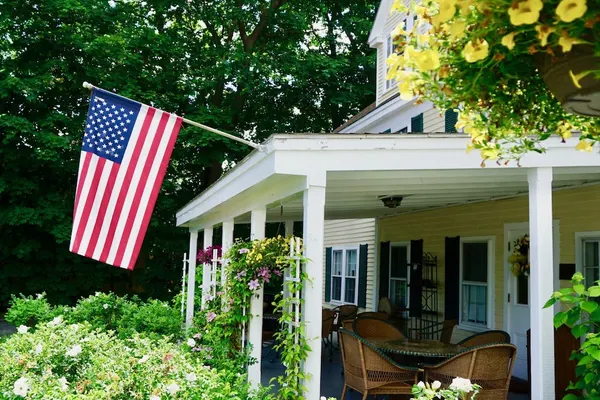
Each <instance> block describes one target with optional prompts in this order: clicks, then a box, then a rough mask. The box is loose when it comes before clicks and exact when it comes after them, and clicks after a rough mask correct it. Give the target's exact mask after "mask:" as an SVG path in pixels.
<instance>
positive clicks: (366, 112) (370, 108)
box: [333, 92, 400, 133]
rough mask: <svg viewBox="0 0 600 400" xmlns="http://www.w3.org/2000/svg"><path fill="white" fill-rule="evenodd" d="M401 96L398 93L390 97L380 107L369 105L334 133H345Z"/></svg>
mask: <svg viewBox="0 0 600 400" xmlns="http://www.w3.org/2000/svg"><path fill="white" fill-rule="evenodd" d="M399 96H400V92H396V93H395V94H394V95H392V96H390V98H389V99H387V100H385V101H384V102H382V103H381V104H379V105H377V102H374V103H371V104H369V105H368V106H366V107H365V108H363V109H362V110H360V111H359V112H357V113H356V114H354V115H353V116H352V117H350V118H349V119H348V120H347V121H346V122H344V123H343V124H342V125H340V126H338V127H337V128H335V129H334V131H333V133H339V132H341V131H343V130H344V129H346V128H347V127H349V126H350V125H352V124H354V123H355V122H358V121H360V120H361V119H363V118H364V117H366V116H367V115H369V114H371V113H372V112H373V111H375V110H377V109H379V108H381V107H383V106H384V105H386V104H387V103H389V102H390V101H392V100H394V99H396V97H399Z"/></svg>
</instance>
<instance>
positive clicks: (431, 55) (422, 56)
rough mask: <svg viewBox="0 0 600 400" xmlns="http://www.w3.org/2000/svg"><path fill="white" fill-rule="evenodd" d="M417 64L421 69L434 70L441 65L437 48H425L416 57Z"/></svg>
mask: <svg viewBox="0 0 600 400" xmlns="http://www.w3.org/2000/svg"><path fill="white" fill-rule="evenodd" d="M415 64H416V65H417V68H418V69H419V70H420V71H433V70H435V69H438V68H439V67H440V55H439V54H438V52H437V50H433V49H428V50H423V51H422V52H421V53H419V55H418V56H417V57H416V58H415Z"/></svg>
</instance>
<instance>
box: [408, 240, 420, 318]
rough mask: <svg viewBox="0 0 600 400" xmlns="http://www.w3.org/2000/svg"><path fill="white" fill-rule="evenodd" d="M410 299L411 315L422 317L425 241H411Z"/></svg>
mask: <svg viewBox="0 0 600 400" xmlns="http://www.w3.org/2000/svg"><path fill="white" fill-rule="evenodd" d="M409 287H410V299H409V310H410V312H409V315H410V316H411V317H417V318H420V317H421V311H422V310H421V297H422V295H423V239H420V240H411V241H410V284H409Z"/></svg>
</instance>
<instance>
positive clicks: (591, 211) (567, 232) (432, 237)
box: [379, 186, 600, 340]
mask: <svg viewBox="0 0 600 400" xmlns="http://www.w3.org/2000/svg"><path fill="white" fill-rule="evenodd" d="M599 202H600V186H590V187H584V188H578V189H571V190H561V191H557V192H554V194H553V214H554V215H553V217H554V219H555V220H558V221H559V225H560V263H568V264H572V263H575V233H576V232H586V231H600V207H598V204H599ZM528 210H529V207H528V198H527V196H522V197H516V198H512V199H506V200H497V201H490V202H485V203H477V204H471V205H464V206H456V207H448V208H443V209H438V210H432V211H423V212H418V213H411V214H404V215H398V216H395V217H390V218H384V219H381V220H380V223H379V226H380V232H379V235H380V236H379V237H380V240H381V241H392V242H394V241H408V240H411V239H424V251H426V252H431V253H433V254H435V255H437V256H438V268H439V271H438V277H439V279H440V282H439V285H438V286H439V301H440V304H439V305H438V309H439V310H443V309H444V304H443V303H444V289H445V287H444V282H443V277H444V265H445V257H444V256H445V255H444V238H445V237H446V236H461V237H473V236H493V237H495V246H496V247H495V273H494V299H495V300H494V301H495V303H494V324H493V326H494V327H495V329H502V328H503V325H504V319H503V317H504V316H503V313H504V300H505V295H504V262H505V260H504V257H505V252H504V248H505V241H504V225H505V224H509V223H519V222H527V221H528V217H529V211H528ZM562 285H565V282H561V286H562ZM469 334H471V333H470V332H464V331H460V330H458V329H456V330H455V337H454V339H453V340H459V339H460V338H462V337H465V336H466V335H469Z"/></svg>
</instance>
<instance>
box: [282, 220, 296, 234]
mask: <svg viewBox="0 0 600 400" xmlns="http://www.w3.org/2000/svg"><path fill="white" fill-rule="evenodd" d="M284 224H285V237H288V236H292V235H293V234H294V221H293V220H289V221H285V222H284Z"/></svg>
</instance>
